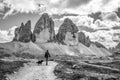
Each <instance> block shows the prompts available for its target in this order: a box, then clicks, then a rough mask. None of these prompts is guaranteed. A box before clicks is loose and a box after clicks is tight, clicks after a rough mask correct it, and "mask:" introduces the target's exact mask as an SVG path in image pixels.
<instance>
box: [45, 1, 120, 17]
mask: <svg viewBox="0 0 120 80" xmlns="http://www.w3.org/2000/svg"><path fill="white" fill-rule="evenodd" d="M47 1H48V3H49V4H48V5H47V6H46V7H47V11H48V12H49V13H51V14H63V13H65V12H68V13H75V14H79V15H88V14H91V13H96V12H105V13H107V12H113V11H116V10H117V8H119V7H120V0H55V1H54V0H47Z"/></svg>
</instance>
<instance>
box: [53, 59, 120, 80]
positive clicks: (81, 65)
mask: <svg viewBox="0 0 120 80" xmlns="http://www.w3.org/2000/svg"><path fill="white" fill-rule="evenodd" d="M57 62H58V63H59V64H58V65H57V66H56V68H55V70H54V73H55V75H56V76H57V77H58V78H60V79H62V80H120V69H119V68H118V67H115V68H112V67H110V66H107V64H106V65H97V64H89V63H86V62H82V61H81V62H80V61H78V62H77V61H72V60H63V61H60V60H57ZM111 64H113V65H114V64H115V63H111ZM119 66H120V65H119Z"/></svg>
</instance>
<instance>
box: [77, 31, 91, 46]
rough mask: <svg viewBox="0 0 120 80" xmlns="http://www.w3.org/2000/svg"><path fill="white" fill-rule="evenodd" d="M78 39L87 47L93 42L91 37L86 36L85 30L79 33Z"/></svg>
mask: <svg viewBox="0 0 120 80" xmlns="http://www.w3.org/2000/svg"><path fill="white" fill-rule="evenodd" d="M78 41H79V42H80V43H82V44H84V45H85V46H87V47H89V46H90V44H91V41H90V39H89V37H86V36H85V34H84V33H83V32H79V33H78Z"/></svg>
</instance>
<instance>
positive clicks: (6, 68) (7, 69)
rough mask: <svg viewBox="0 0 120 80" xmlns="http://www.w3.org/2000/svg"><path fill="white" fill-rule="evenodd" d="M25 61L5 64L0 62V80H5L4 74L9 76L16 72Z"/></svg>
mask: <svg viewBox="0 0 120 80" xmlns="http://www.w3.org/2000/svg"><path fill="white" fill-rule="evenodd" d="M24 63H27V62H26V61H13V62H8V61H7V62H6V61H2V60H0V80H7V79H6V76H5V75H6V74H11V73H14V72H17V71H18V70H19V68H20V67H23V66H24V65H23V64H24Z"/></svg>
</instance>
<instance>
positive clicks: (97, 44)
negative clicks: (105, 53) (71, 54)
mask: <svg viewBox="0 0 120 80" xmlns="http://www.w3.org/2000/svg"><path fill="white" fill-rule="evenodd" d="M94 44H95V45H96V46H97V47H98V48H105V49H106V47H105V46H103V45H102V44H101V43H99V42H94Z"/></svg>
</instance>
